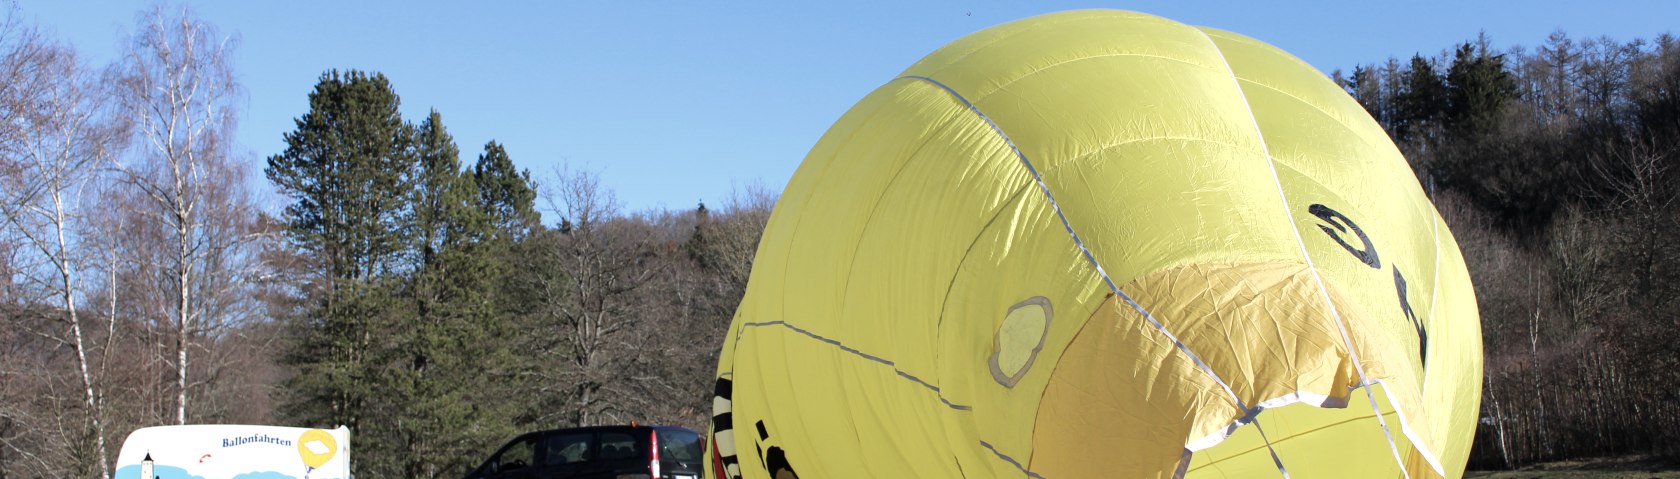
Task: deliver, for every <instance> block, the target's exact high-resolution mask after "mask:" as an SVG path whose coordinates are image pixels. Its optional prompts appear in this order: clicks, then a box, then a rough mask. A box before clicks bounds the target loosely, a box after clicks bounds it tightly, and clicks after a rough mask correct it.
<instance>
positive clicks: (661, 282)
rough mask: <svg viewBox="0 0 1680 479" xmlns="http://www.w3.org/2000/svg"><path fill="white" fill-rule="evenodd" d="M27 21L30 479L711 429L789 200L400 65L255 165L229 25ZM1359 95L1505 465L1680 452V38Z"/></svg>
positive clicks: (1, 129) (8, 336) (1483, 435)
mask: <svg viewBox="0 0 1680 479" xmlns="http://www.w3.org/2000/svg"><path fill="white" fill-rule="evenodd" d="M20 18H21V16H20V15H18V14H17V12H16V10H15V7H13V10H11V11H8V12H5V16H4V18H0V78H4V83H3V84H0V120H4V121H0V478H4V477H104V476H107V475H108V474H109V472H110V471H111V470H112V464H111V460H112V459H113V458H114V456H115V454H116V449H117V448H118V447H119V446H120V442H121V441H122V438H123V437H125V436H126V435H127V434H128V432H130V431H132V430H134V429H136V428H140V427H146V426H154V425H165V424H193V423H251V424H284V425H302V426H315V427H331V426H335V425H348V426H350V427H351V428H352V429H353V430H354V437H355V452H356V455H355V457H356V463H355V465H354V467H355V468H356V469H355V474H356V475H358V476H365V477H459V476H460V475H462V474H464V473H465V471H466V469H467V468H470V467H472V466H473V465H475V462H476V461H477V460H480V459H482V458H483V457H484V456H485V455H487V454H488V453H489V452H490V450H491V449H493V448H494V447H496V446H498V445H500V444H501V443H502V442H504V441H506V440H507V439H508V438H510V437H512V436H513V435H514V434H516V433H517V432H520V431H524V430H530V429H539V428H550V427H562V426H567V425H587V424H602V423H620V422H628V421H632V420H634V421H639V422H644V423H665V424H676V425H683V426H688V427H691V428H696V429H699V428H702V427H704V425H705V421H706V420H707V418H708V417H709V415H710V392H711V388H712V382H711V379H712V373H713V371H714V369H715V366H716V355H717V347H718V345H719V344H721V343H722V335H723V334H724V331H725V329H726V328H727V325H728V322H729V320H730V318H731V316H732V315H733V313H734V309H735V307H736V305H737V303H738V302H739V301H740V298H741V296H742V294H743V291H744V290H745V286H746V281H747V277H748V274H749V273H750V271H751V268H752V260H753V253H754V251H755V249H756V245H757V241H758V237H759V234H760V231H761V230H762V229H763V227H764V225H765V222H766V221H767V219H768V217H769V214H770V210H771V208H772V207H773V205H774V203H775V200H776V194H775V193H774V192H773V191H771V190H768V189H766V188H763V187H749V188H745V189H741V190H739V191H737V192H736V194H735V195H734V196H733V197H731V198H726V199H724V200H723V201H719V202H715V203H713V204H700V205H696V206H695V207H694V208H692V209H679V210H652V211H626V210H625V209H624V208H623V207H622V205H621V204H620V203H619V202H618V201H617V200H616V198H615V197H614V195H613V190H612V188H611V187H610V186H609V185H605V184H603V183H601V181H600V179H599V177H598V176H597V175H595V174H594V173H592V172H590V171H579V170H573V169H566V168H561V169H557V170H554V171H545V172H539V173H538V174H532V173H531V172H530V171H528V170H526V169H522V168H520V167H518V166H517V163H516V161H515V160H516V159H514V158H510V157H509V156H508V155H507V153H506V150H505V149H504V148H503V146H502V145H500V144H498V143H496V142H494V141H492V142H489V143H487V144H485V145H482V147H479V146H476V145H469V146H468V147H469V148H474V149H473V150H468V151H466V152H463V151H462V150H461V147H462V146H461V145H458V144H456V143H455V141H454V139H453V138H452V136H451V135H450V134H449V129H448V128H447V126H446V124H445V121H444V119H445V118H446V117H445V115H444V113H447V112H438V111H435V110H433V111H432V112H430V114H429V115H427V116H426V117H424V118H404V117H403V116H402V115H401V114H400V113H399V106H400V105H401V101H402V98H401V97H400V96H399V95H398V92H397V88H396V85H398V84H399V82H400V79H392V78H387V77H385V76H384V75H383V74H381V73H378V72H368V71H359V70H334V71H328V72H325V73H323V74H322V75H321V76H320V77H319V81H318V82H317V84H316V85H315V87H314V88H313V89H312V90H311V91H307V92H298V100H299V101H307V102H308V105H309V110H308V113H305V114H304V115H303V116H301V117H298V118H296V119H295V126H296V127H295V129H294V130H292V131H291V132H289V133H287V134H286V135H285V142H286V145H287V146H286V148H285V150H284V151H278V152H264V155H265V156H264V157H262V158H258V159H247V158H240V157H238V156H237V155H235V154H234V153H233V145H234V144H235V141H236V139H235V138H234V137H233V133H234V131H235V129H234V122H235V120H236V119H237V118H238V117H239V116H240V114H239V113H240V112H239V111H238V109H237V106H238V105H239V104H240V103H239V102H238V101H237V99H238V95H239V92H240V86H239V84H238V82H237V78H238V76H237V75H236V74H235V72H234V70H233V67H232V64H231V62H230V60H229V59H230V58H231V55H232V51H230V50H229V48H232V46H233V44H232V43H229V42H223V41H221V40H222V39H224V38H225V36H224V35H223V34H222V33H221V32H218V31H217V29H216V28H215V26H213V25H210V24H207V23H205V22H203V21H201V20H199V19H196V18H194V17H193V16H192V15H191V14H190V12H187V11H186V10H175V9H166V8H161V7H154V8H153V9H150V10H147V11H145V12H143V14H142V15H141V16H140V17H139V20H138V21H137V23H136V25H134V33H133V34H132V35H129V36H128V37H126V38H124V39H123V44H122V45H123V46H124V47H123V49H122V52H121V55H119V56H118V58H117V59H116V60H114V61H113V62H112V63H111V64H109V65H98V66H95V65H88V64H86V63H84V62H83V61H81V60H79V59H78V57H77V55H76V51H75V49H74V47H73V46H71V45H67V44H64V43H62V42H59V41H57V40H55V39H53V38H51V37H50V36H49V35H47V34H45V33H43V30H42V29H41V28H40V27H38V26H35V25H30V24H27V23H25V22H23V21H22V20H20ZM1333 79H1334V80H1335V81H1337V82H1338V83H1339V84H1341V85H1343V86H1344V87H1345V88H1346V90H1347V91H1348V92H1349V94H1350V95H1352V96H1353V97H1354V98H1356V99H1357V100H1359V102H1360V103H1361V104H1363V105H1364V106H1365V107H1366V108H1367V110H1369V111H1370V112H1371V114H1372V117H1373V118H1375V119H1377V121H1378V122H1379V123H1381V124H1382V125H1383V127H1384V128H1385V129H1387V130H1388V131H1389V133H1390V134H1391V135H1392V136H1393V138H1394V139H1395V142H1396V144H1397V145H1399V146H1400V148H1401V149H1402V151H1403V152H1404V153H1405V154H1406V156H1407V158H1408V159H1409V161H1411V162H1412V165H1413V167H1414V169H1415V171H1416V172H1417V174H1418V178H1419V181H1420V182H1421V183H1422V184H1424V185H1425V187H1426V190H1427V191H1429V192H1430V194H1431V196H1432V198H1433V199H1434V201H1435V202H1436V205H1437V208H1438V209H1439V210H1440V211H1441V213H1442V215H1443V216H1444V217H1446V218H1447V221H1448V222H1449V223H1450V224H1451V225H1452V227H1453V231H1454V233H1455V235H1456V236H1457V238H1458V240H1459V242H1460V245H1461V247H1462V248H1463V250H1464V256H1465V258H1466V260H1467V261H1468V263H1469V267H1470V269H1471V272H1472V275H1473V277H1474V279H1475V282H1476V285H1477V286H1476V287H1477V291H1476V294H1477V296H1478V299H1479V302H1480V306H1481V311H1482V322H1483V334H1484V339H1485V350H1486V359H1487V363H1486V382H1485V384H1484V389H1483V405H1482V418H1483V419H1482V421H1481V424H1480V428H1479V429H1478V431H1477V442H1476V446H1475V447H1476V448H1475V450H1474V453H1473V457H1472V464H1471V466H1472V467H1473V468H1511V467H1520V466H1523V465H1527V464H1531V463H1534V462H1537V461H1545V460H1552V459H1561V458H1575V457H1592V456H1600V455H1620V454H1655V455H1667V456H1680V347H1676V346H1674V345H1675V344H1677V342H1680V319H1677V318H1680V303H1676V301H1674V300H1673V299H1671V298H1674V297H1675V293H1676V291H1675V289H1676V288H1680V286H1677V284H1680V283H1677V282H1676V281H1675V279H1676V278H1675V276H1676V275H1680V268H1677V266H1680V264H1677V263H1680V256H1677V255H1675V254H1673V253H1671V252H1670V251H1669V250H1668V248H1667V246H1668V245H1670V244H1673V242H1674V241H1675V240H1676V239H1677V237H1680V222H1677V221H1676V220H1677V219H1680V216H1677V215H1676V213H1675V212H1674V210H1673V206H1674V205H1673V203H1674V202H1675V201H1676V198H1677V197H1680V182H1676V181H1675V180H1676V178H1675V175H1676V174H1677V172H1676V171H1675V165H1676V162H1680V44H1677V43H1676V41H1675V40H1674V38H1672V37H1670V36H1667V35H1664V36H1661V37H1658V38H1656V39H1655V40H1634V41H1630V42H1618V41H1614V40H1610V39H1608V38H1596V39H1586V40H1580V39H1572V38H1570V37H1569V36H1567V35H1565V34H1563V33H1561V32H1560V33H1558V34H1555V35H1553V36H1552V37H1551V38H1548V39H1547V40H1546V41H1545V42H1544V43H1543V44H1541V45H1539V46H1537V47H1532V48H1509V49H1497V48H1495V47H1493V46H1492V44H1491V41H1489V40H1488V39H1486V38H1476V39H1473V40H1471V41H1468V42H1466V43H1464V44H1462V45H1455V46H1452V47H1451V48H1449V49H1447V50H1445V51H1443V52H1442V53H1440V54H1435V55H1430V56H1424V55H1418V56H1414V57H1412V58H1410V59H1408V60H1405V61H1402V60H1398V59H1392V58H1391V59H1389V60H1387V61H1386V62H1381V63H1372V64H1368V65H1361V66H1358V67H1356V68H1354V69H1353V70H1352V71H1351V72H1337V73H1336V74H1334V75H1333ZM410 100H411V101H414V100H418V101H421V102H424V101H425V99H410ZM463 155H465V156H463ZM254 175H262V176H260V177H258V176H254ZM263 180H266V182H267V184H268V185H270V186H271V187H272V188H273V191H274V192H277V193H278V195H279V197H280V198H282V199H283V203H284V205H285V209H284V210H281V211H265V210H264V209H263V208H261V207H260V206H259V205H260V204H263V202H262V201H259V199H260V198H262V196H263V195H266V194H268V193H267V192H265V191H258V190H257V188H256V187H254V186H253V185H260V184H262V182H263ZM544 214H546V215H547V216H546V217H547V218H549V221H548V222H544V221H543V220H542V218H544V217H545V216H544Z"/></svg>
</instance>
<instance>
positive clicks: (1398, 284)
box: [1394, 266, 1429, 367]
mask: <svg viewBox="0 0 1680 479" xmlns="http://www.w3.org/2000/svg"><path fill="white" fill-rule="evenodd" d="M1394 290H1395V291H1398V292H1399V293H1400V312H1402V313H1405V314H1406V319H1407V320H1409V321H1411V322H1412V329H1413V330H1416V331H1417V336H1418V358H1419V360H1420V361H1423V365H1424V366H1426V367H1427V366H1429V331H1428V330H1426V329H1424V327H1423V321H1419V320H1418V317H1417V312H1415V311H1412V303H1411V302H1410V301H1407V300H1406V277H1405V276H1403V275H1401V274H1400V267H1399V266H1395V267H1394Z"/></svg>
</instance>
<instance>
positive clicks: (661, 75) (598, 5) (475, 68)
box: [20, 0, 1680, 210]
mask: <svg viewBox="0 0 1680 479" xmlns="http://www.w3.org/2000/svg"><path fill="white" fill-rule="evenodd" d="M20 1H21V3H20V5H21V10H22V14H23V16H24V17H25V19H26V20H31V21H33V22H35V23H36V24H37V25H40V26H42V27H45V28H46V29H48V30H49V31H51V32H53V33H54V34H55V35H56V36H57V37H58V38H59V39H61V40H63V41H67V42H69V43H71V44H73V45H74V46H75V47H76V48H77V49H78V50H80V51H81V52H82V54H83V55H84V57H85V58H87V59H88V61H89V62H91V63H93V64H95V65H102V64H104V63H105V62H108V61H110V60H111V58H112V57H113V55H114V52H115V51H116V47H117V44H118V42H119V39H120V38H121V36H120V35H121V33H122V32H128V31H132V30H134V29H135V14H136V13H137V12H138V11H140V10H142V9H144V8H146V7H147V6H148V4H147V3H144V2H135V1H93V0H20ZM187 3H188V5H189V6H190V7H191V8H192V9H193V11H194V13H195V14H197V16H198V17H199V18H201V19H203V20H206V21H208V22H210V23H212V24H214V25H216V26H217V27H218V28H220V29H221V30H222V32H223V33H224V34H237V35H238V36H239V37H240V39H241V43H240V45H239V48H238V50H237V52H236V60H235V66H234V67H235V69H236V70H237V73H238V75H239V80H240V81H241V82H242V83H243V86H244V88H245V90H246V100H245V102H244V103H243V104H242V105H241V107H242V110H243V112H242V115H241V118H240V126H239V131H238V140H239V142H240V144H241V145H242V150H243V151H245V152H246V154H247V155H249V157H250V158H251V161H252V162H253V163H255V164H258V165H260V164H261V162H262V159H263V158H266V157H267V156H269V155H273V154H275V153H278V152H280V151H281V150H282V149H283V143H282V141H281V134H283V133H285V132H289V131H291V130H292V129H293V123H292V121H293V119H295V118H297V117H298V116H300V115H302V114H303V113H304V112H305V111H306V110H307V109H308V104H307V95H308V93H309V91H310V90H311V88H313V86H314V84H315V82H316V80H317V79H318V78H319V76H320V75H321V73H322V72H324V71H326V70H328V69H333V68H338V69H349V68H355V69H362V70H371V71H379V72H383V73H384V74H385V75H387V76H388V77H390V78H391V80H392V82H393V85H394V86H395V88H396V90H397V93H398V94H399V95H401V96H402V100H403V114H404V116H405V117H407V118H410V119H419V118H423V115H425V114H426V112H427V110H428V109H430V108H436V109H437V110H438V111H439V112H441V113H442V114H443V119H444V125H445V126H447V127H448V128H449V129H450V131H451V132H452V133H453V134H454V135H455V139H456V142H457V143H459V144H460V146H461V150H462V157H463V161H465V162H470V161H472V159H473V158H476V157H477V154H478V153H479V152H480V151H482V148H483V145H484V143H485V142H486V141H489V140H492V139H494V140H496V141H499V142H501V143H502V144H504V145H505V146H506V147H507V149H508V152H509V154H510V155H511V156H512V157H513V160H514V162H515V163H518V164H520V165H521V166H523V167H525V168H529V169H530V170H531V171H532V173H533V174H534V175H536V176H537V177H538V178H539V181H540V180H541V179H543V178H546V177H549V176H551V174H552V171H553V168H554V166H555V165H558V164H561V163H570V164H571V165H572V166H573V168H582V169H587V170H592V171H596V172H599V174H600V176H601V179H602V182H603V183H604V184H605V185H606V186H607V187H609V188H612V189H613V190H614V191H615V192H616V193H617V195H618V197H619V199H620V200H621V201H622V202H623V203H624V204H625V206H626V207H627V208H628V209H630V210H645V209H650V208H660V207H663V208H691V207H693V206H694V205H695V203H696V202H697V201H700V200H705V201H707V202H708V203H711V204H714V205H716V204H718V203H721V202H722V201H723V200H724V198H725V197H727V196H728V194H729V192H730V191H731V190H732V189H734V188H736V187H738V186H744V185H746V184H750V183H754V182H759V183H762V184H763V185H765V186H767V187H768V188H769V189H771V190H772V191H780V190H781V188H782V186H783V185H784V184H786V182H787V180H788V178H789V177H790V176H791V175H792V174H793V171H794V169H795V168H796V167H797V166H798V165H799V162H800V160H802V159H803V158H804V156H805V153H806V151H807V150H809V149H810V147H811V145H812V144H814V143H815V142H816V140H817V138H818V137H819V136H821V135H822V133H823V131H824V130H826V129H827V128H828V126H829V125H830V124H832V123H833V122H834V120H835V119H837V118H839V116H840V115H841V114H842V113H844V112H845V111H846V109H847V108H849V107H850V106H851V105H852V104H853V103H855V102H857V100H859V99H860V98H862V97H863V96H864V95H865V94H867V93H868V92H870V91H871V90H873V89H875V88H876V87H877V86H880V85H881V84H882V83H884V82H886V81H888V80H891V79H892V78H893V77H894V76H895V75H896V74H897V73H898V72H899V71H901V70H903V69H904V68H905V67H908V66H909V65H910V64H911V63H913V62H915V61H916V60H917V59H919V58H921V57H922V56H924V55H926V54H928V53H930V52H932V51H933V50H935V49H937V48H939V47H940V46H942V45H944V44H946V43H948V42H950V41H952V40H955V39H957V38H959V37H961V36H963V35H966V34H968V33H972V32H974V31H978V30H980V29H983V28H986V27H989V26H992V25H996V24H999V23H1003V22H1008V21H1011V20H1016V19H1020V18H1025V17H1029V16H1033V15H1037V14H1042V13H1049V12H1054V11H1061V10H1069V9H1077V8H1099V7H1100V8H1121V9H1127V10H1136V11H1141V12H1145V13H1150V14H1154V15H1160V16H1164V17H1167V18H1171V19H1174V20H1177V21H1180V22H1184V23H1188V24H1192V25H1202V26H1211V27H1215V28H1220V29H1224V30H1229V31H1233V32H1236V33H1240V34H1244V35H1247V36H1250V37H1254V38H1257V39H1259V40H1262V41H1265V42H1268V43H1271V44H1273V45H1276V46H1278V47H1281V48H1283V49H1284V50H1286V51H1289V52H1291V53H1293V54H1295V55H1296V56H1298V57H1301V58H1302V59H1304V60H1306V61H1307V62H1308V63H1311V64H1313V65H1314V66H1317V67H1318V68H1319V69H1320V70H1323V71H1325V72H1330V71H1332V70H1336V69H1344V70H1351V68H1352V67H1353V66H1354V65H1357V64H1365V63H1374V62H1380V61H1383V60H1385V59H1387V58H1388V57H1390V56H1398V57H1401V58H1405V57H1409V56H1411V55H1412V54H1413V53H1423V54H1425V55H1426V56H1427V55H1433V54H1435V53H1438V52H1440V51H1441V50H1443V49H1446V48H1448V47H1450V46H1452V45H1454V44H1456V43H1458V42H1461V41H1464V40H1467V39H1471V38H1474V37H1475V36H1476V34H1477V32H1479V31H1486V32H1487V33H1488V34H1489V35H1490V36H1491V37H1492V39H1493V41H1494V44H1495V45H1496V46H1497V47H1499V48H1505V47H1509V46H1514V45H1522V46H1528V47H1532V46H1535V45H1538V44H1539V43H1540V42H1541V41H1543V40H1544V39H1545V37H1546V36H1547V35H1548V34H1550V33H1551V32H1553V31H1556V30H1558V29H1562V30H1564V31H1565V32H1567V33H1569V34H1570V36H1571V37H1574V38H1576V39H1581V38H1586V37H1598V36H1609V37H1611V38H1614V39H1617V40H1622V41H1626V40H1631V39H1634V38H1646V39H1651V38H1654V37H1655V36H1656V35H1657V34H1659V33H1662V32H1665V31H1672V30H1674V29H1675V27H1676V26H1680V21H1677V20H1680V2H1677V1H1673V0H1605V1H1586V0H1561V1H1560V0H1540V1H1499V2H1495V1H1481V0H1460V1H1438V0H1428V1H1397V0H1390V1H1383V2H1360V1H1346V0H1344V1H1335V2H1332V1H1279V2H1258V1H1249V2H1236V1H1233V2H1205V1H1188V0H1178V1H1117V2H1106V3H1098V2H1077V1H1014V2H1005V1H997V0H947V1H938V2H911V1H903V0H900V1H875V0H869V1H858V0H846V1H830V2H813V3H809V4H806V3H804V2H791V1H769V2H745V1H728V0H707V1H680V2H679V1H635V0H629V1H543V2H537V1H530V2H514V1H475V2H466V1H453V2H445V1H429V0H428V1H402V2H373V1H349V0H330V1H318V0H273V1H258V0H238V1H206V0H199V1H190V2H187ZM257 172H258V174H259V175H260V166H258V167H257Z"/></svg>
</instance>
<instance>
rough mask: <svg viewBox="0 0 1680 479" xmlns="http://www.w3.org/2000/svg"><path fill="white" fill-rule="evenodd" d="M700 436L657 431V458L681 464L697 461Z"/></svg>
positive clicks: (682, 432) (700, 454)
mask: <svg viewBox="0 0 1680 479" xmlns="http://www.w3.org/2000/svg"><path fill="white" fill-rule="evenodd" d="M701 457H704V456H703V454H702V453H701V452H700V435H699V434H695V433H691V432H687V431H667V430H660V431H659V458H660V459H672V460H676V461H682V462H694V461H699V460H700V458H701Z"/></svg>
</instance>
